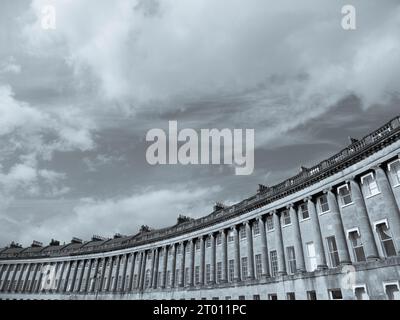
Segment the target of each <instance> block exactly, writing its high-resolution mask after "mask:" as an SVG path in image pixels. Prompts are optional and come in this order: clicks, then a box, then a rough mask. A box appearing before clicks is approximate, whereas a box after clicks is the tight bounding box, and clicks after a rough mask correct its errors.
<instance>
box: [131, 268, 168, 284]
mask: <svg viewBox="0 0 400 320" xmlns="http://www.w3.org/2000/svg"><path fill="white" fill-rule="evenodd" d="M136 277H137V276H136V275H135V283H136ZM166 282H167V285H168V286H170V287H171V286H172V283H171V271H170V270H168V271H167V279H166Z"/></svg>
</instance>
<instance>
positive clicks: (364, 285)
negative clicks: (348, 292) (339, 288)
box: [353, 284, 370, 300]
mask: <svg viewBox="0 0 400 320" xmlns="http://www.w3.org/2000/svg"><path fill="white" fill-rule="evenodd" d="M360 288H363V289H364V291H365V293H366V295H367V299H365V300H370V298H369V292H368V289H367V285H366V284H355V285H353V294H354V297H355V298H357V296H356V290H357V289H360ZM356 300H359V299H356ZM363 300H364V299H363Z"/></svg>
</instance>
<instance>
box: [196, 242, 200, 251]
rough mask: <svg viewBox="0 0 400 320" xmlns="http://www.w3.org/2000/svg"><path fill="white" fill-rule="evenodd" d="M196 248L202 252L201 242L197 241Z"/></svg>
mask: <svg viewBox="0 0 400 320" xmlns="http://www.w3.org/2000/svg"><path fill="white" fill-rule="evenodd" d="M195 247H196V250H200V241H199V240H196V245H195Z"/></svg>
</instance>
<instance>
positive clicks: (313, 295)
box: [307, 290, 317, 300]
mask: <svg viewBox="0 0 400 320" xmlns="http://www.w3.org/2000/svg"><path fill="white" fill-rule="evenodd" d="M307 300H317V293H316V292H315V291H314V290H311V291H307Z"/></svg>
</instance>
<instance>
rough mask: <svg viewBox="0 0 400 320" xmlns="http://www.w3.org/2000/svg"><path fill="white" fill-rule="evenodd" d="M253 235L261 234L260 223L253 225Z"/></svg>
mask: <svg viewBox="0 0 400 320" xmlns="http://www.w3.org/2000/svg"><path fill="white" fill-rule="evenodd" d="M253 234H254V235H257V234H260V226H259V225H258V221H255V222H254V223H253Z"/></svg>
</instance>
